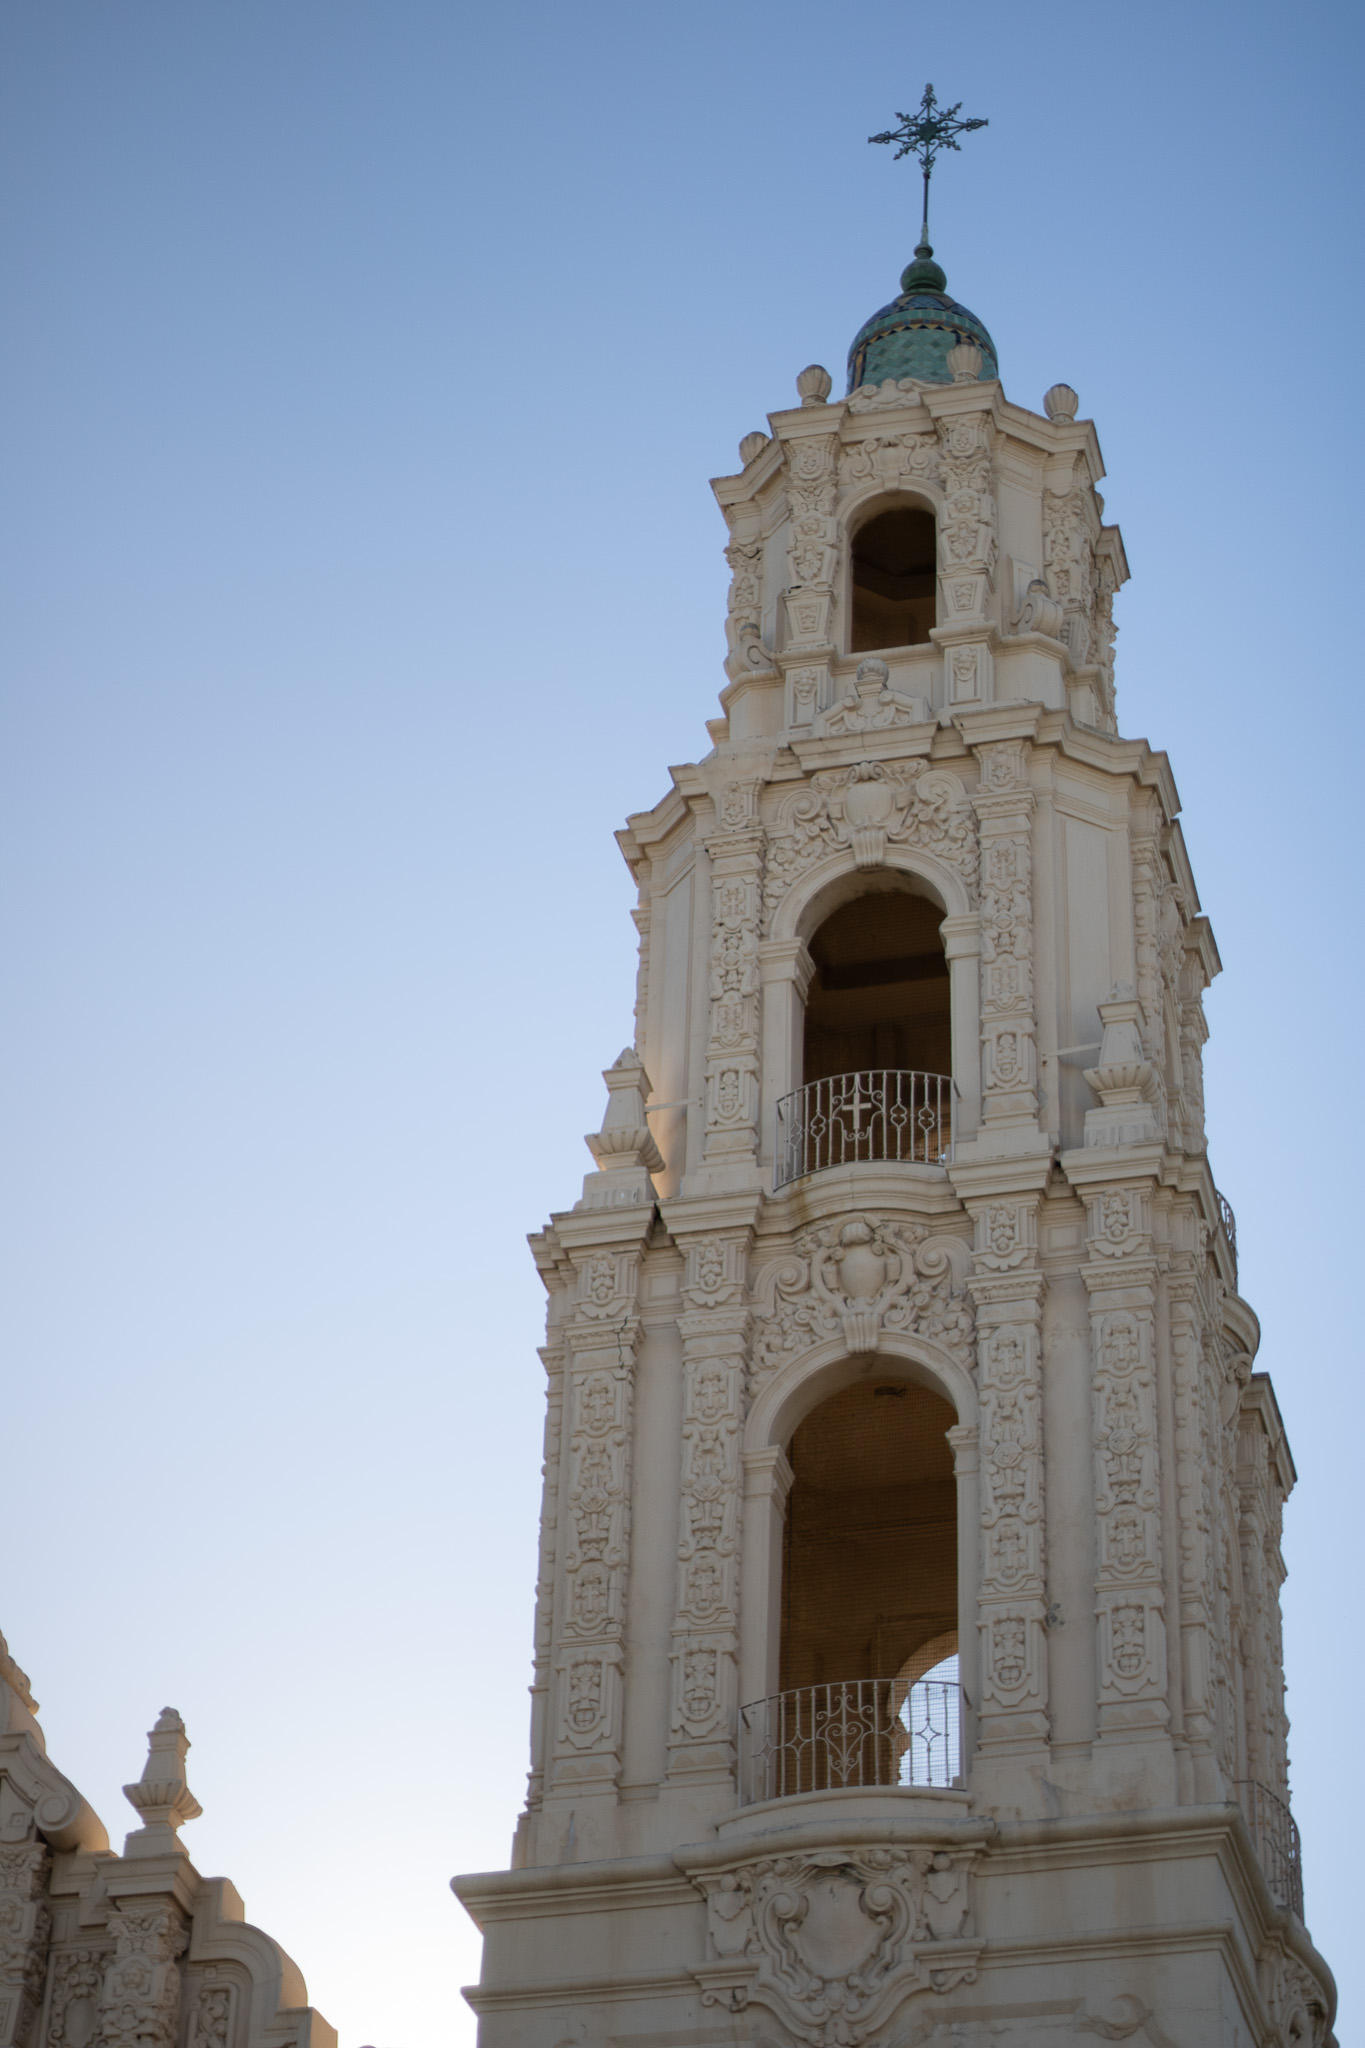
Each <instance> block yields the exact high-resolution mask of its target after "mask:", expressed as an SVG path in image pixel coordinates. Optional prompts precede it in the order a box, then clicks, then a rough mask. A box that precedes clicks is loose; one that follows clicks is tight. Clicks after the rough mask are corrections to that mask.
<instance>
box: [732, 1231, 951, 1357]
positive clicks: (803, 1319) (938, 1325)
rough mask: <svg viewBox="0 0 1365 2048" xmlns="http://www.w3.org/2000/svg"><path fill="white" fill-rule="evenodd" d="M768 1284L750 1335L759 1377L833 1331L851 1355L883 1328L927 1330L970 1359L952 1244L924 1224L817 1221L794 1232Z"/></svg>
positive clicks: (874, 1344)
mask: <svg viewBox="0 0 1365 2048" xmlns="http://www.w3.org/2000/svg"><path fill="white" fill-rule="evenodd" d="M772 1284H773V1292H774V1305H773V1308H772V1311H771V1313H770V1314H769V1315H767V1316H766V1317H765V1318H764V1319H763V1321H762V1322H761V1323H760V1324H759V1326H758V1331H757V1334H756V1336H755V1340H754V1348H753V1368H752V1370H753V1378H754V1381H755V1383H756V1384H761V1383H762V1382H763V1381H764V1380H766V1379H767V1378H768V1377H769V1376H770V1375H771V1374H772V1373H773V1372H775V1371H776V1370H777V1368H778V1367H779V1366H781V1365H785V1364H787V1363H788V1362H789V1361H790V1360H791V1359H794V1358H799V1357H800V1356H801V1354H802V1353H803V1352H805V1351H808V1350H810V1349H812V1348H813V1347H814V1346H815V1345H817V1344H823V1343H826V1342H827V1341H828V1340H829V1339H830V1338H832V1337H842V1339H843V1341H844V1343H845V1344H846V1345H847V1347H848V1349H849V1350H850V1351H851V1352H853V1353H855V1354H857V1353H862V1352H868V1351H875V1350H876V1349H877V1348H878V1345H879V1343H880V1341H881V1336H882V1333H883V1332H884V1331H902V1332H907V1333H908V1332H913V1333H915V1334H916V1335H918V1336H921V1337H928V1338H930V1339H932V1341H933V1342H934V1343H936V1344H941V1345H942V1346H943V1348H944V1350H945V1351H948V1352H950V1353H951V1354H952V1355H953V1356H954V1357H955V1358H956V1359H957V1360H958V1361H959V1362H960V1363H961V1364H962V1366H963V1367H964V1369H966V1368H969V1367H970V1364H971V1356H972V1343H973V1321H972V1304H971V1299H970V1297H969V1296H968V1295H967V1293H966V1292H965V1291H964V1290H962V1289H959V1287H958V1286H957V1284H956V1274H955V1272H954V1267H953V1255H952V1251H951V1249H950V1247H949V1246H948V1245H947V1244H946V1243H942V1242H939V1243H931V1242H930V1241H929V1233H928V1231H927V1230H926V1229H925V1228H924V1226H923V1225H922V1224H918V1223H888V1222H883V1221H881V1220H880V1219H879V1218H877V1217H874V1216H850V1217H845V1218H843V1219H841V1220H840V1221H838V1222H835V1223H826V1224H822V1225H821V1226H820V1227H819V1228H818V1229H816V1230H809V1231H806V1232H804V1233H803V1234H802V1236H800V1237H798V1238H797V1240H796V1246H795V1256H794V1257H792V1258H789V1259H786V1260H784V1261H783V1262H782V1264H781V1265H780V1267H779V1268H778V1270H777V1273H776V1275H775V1278H774V1281H773V1283H772Z"/></svg>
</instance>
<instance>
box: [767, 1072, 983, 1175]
mask: <svg viewBox="0 0 1365 2048" xmlns="http://www.w3.org/2000/svg"><path fill="white" fill-rule="evenodd" d="M952 1143H953V1084H952V1081H951V1080H950V1078H949V1077H948V1075H947V1074H916V1073H911V1072H909V1071H907V1070H904V1069H901V1068H896V1067H878V1068H874V1069H872V1071H871V1072H869V1073H865V1074H833V1075H831V1076H830V1077H829V1078H828V1079H827V1080H824V1081H809V1082H807V1084H806V1086H805V1087H804V1088H798V1089H797V1090H796V1091H795V1093H794V1094H791V1095H784V1096H783V1098H782V1100H781V1101H780V1102H779V1103H778V1105H777V1176H776V1186H777V1187H779V1188H784V1187H786V1186H787V1184H788V1183H789V1182H790V1181H794V1180H801V1179H802V1178H803V1177H804V1176H805V1175H806V1174H808V1173H820V1172H821V1171H822V1170H823V1169H824V1168H825V1167H827V1166H851V1165H853V1164H855V1163H857V1162H859V1161H863V1160H906V1161H909V1162H911V1163H912V1164H915V1165H919V1166H940V1165H942V1164H943V1162H944V1161H945V1160H947V1159H948V1158H950V1157H951V1154H952Z"/></svg>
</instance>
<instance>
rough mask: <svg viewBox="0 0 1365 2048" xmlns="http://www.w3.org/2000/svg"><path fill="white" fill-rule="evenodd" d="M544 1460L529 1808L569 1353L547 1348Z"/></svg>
mask: <svg viewBox="0 0 1365 2048" xmlns="http://www.w3.org/2000/svg"><path fill="white" fill-rule="evenodd" d="M540 1355H541V1358H542V1360H543V1362H544V1365H545V1372H546V1377H547V1385H546V1391H545V1437H544V1462H543V1464H542V1466H541V1509H540V1552H539V1558H538V1569H537V1573H536V1618H535V1638H534V1644H535V1647H534V1667H533V1671H532V1677H531V1769H530V1772H529V1773H528V1777H527V1790H526V1804H527V1806H528V1807H531V1808H533V1807H536V1806H539V1804H540V1801H541V1798H542V1797H543V1795H544V1791H545V1764H546V1754H545V1752H546V1740H547V1732H548V1731H547V1708H548V1705H549V1697H550V1680H551V1673H552V1669H553V1663H554V1600H555V1558H556V1554H557V1552H558V1548H559V1490H560V1463H561V1458H562V1455H563V1443H564V1350H563V1347H562V1346H557V1345H556V1346H551V1345H547V1346H546V1347H545V1348H544V1349H543V1350H542V1352H541V1354H540Z"/></svg>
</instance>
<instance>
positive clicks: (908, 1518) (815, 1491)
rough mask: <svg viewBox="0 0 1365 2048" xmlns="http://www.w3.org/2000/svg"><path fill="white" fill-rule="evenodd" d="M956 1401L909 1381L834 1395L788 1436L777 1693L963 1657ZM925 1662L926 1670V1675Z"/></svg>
mask: <svg viewBox="0 0 1365 2048" xmlns="http://www.w3.org/2000/svg"><path fill="white" fill-rule="evenodd" d="M956 1421H957V1417H956V1415H955V1414H954V1413H953V1409H952V1405H951V1403H950V1402H948V1401H946V1400H945V1399H944V1397H943V1396H942V1394H939V1393H936V1392H935V1391H934V1390H933V1389H932V1388H930V1387H925V1386H919V1385H916V1384H914V1383H913V1382H911V1381H908V1380H904V1379H895V1380H877V1379H873V1380H871V1381H861V1382H859V1383H858V1384H856V1385H854V1386H851V1387H844V1388H842V1389H841V1390H840V1391H839V1392H838V1393H835V1394H831V1395H829V1396H828V1398H827V1399H825V1400H824V1401H822V1402H821V1403H820V1405H819V1406H818V1407H817V1408H814V1409H812V1411H811V1413H810V1414H809V1415H807V1416H806V1417H805V1419H804V1421H802V1422H801V1423H799V1424H798V1426H797V1428H796V1429H795V1431H794V1432H793V1434H792V1438H791V1442H790V1444H789V1446H788V1449H787V1458H788V1461H789V1463H790V1465H791V1468H792V1485H791V1491H790V1492H789V1494H788V1496H787V1511H786V1522H785V1527H784V1531H783V1555H782V1646H781V1654H780V1659H779V1669H780V1673H781V1679H780V1683H781V1686H782V1689H783V1690H784V1691H786V1690H788V1689H789V1688H791V1687H793V1686H807V1685H818V1684H828V1683H830V1682H831V1681H839V1680H843V1679H863V1678H880V1679H894V1678H896V1677H898V1676H902V1675H904V1674H906V1673H907V1672H908V1673H910V1674H911V1675H912V1676H913V1677H918V1676H920V1675H921V1673H920V1672H919V1671H918V1670H915V1669H914V1666H913V1660H914V1659H915V1658H916V1656H917V1654H921V1653H925V1652H926V1651H928V1650H929V1649H932V1650H933V1652H934V1655H933V1657H932V1658H931V1660H930V1662H931V1663H937V1662H939V1661H941V1658H942V1657H943V1656H947V1655H952V1654H954V1653H955V1652H956V1649H957V1482H956V1479H955V1477H954V1472H953V1452H952V1445H951V1444H950V1443H949V1441H948V1431H949V1430H950V1429H951V1428H952V1427H953V1425H954V1423H955V1422H956ZM929 1668H930V1665H929V1664H925V1665H924V1667H923V1669H924V1670H928V1669H929Z"/></svg>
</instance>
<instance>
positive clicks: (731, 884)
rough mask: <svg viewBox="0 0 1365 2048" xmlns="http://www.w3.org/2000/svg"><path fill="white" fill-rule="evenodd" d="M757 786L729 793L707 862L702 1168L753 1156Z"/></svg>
mask: <svg viewBox="0 0 1365 2048" xmlns="http://www.w3.org/2000/svg"><path fill="white" fill-rule="evenodd" d="M758 791H759V784H758V783H757V782H734V783H730V784H729V785H727V787H726V789H725V791H724V793H723V795H722V797H721V801H720V805H719V812H720V815H719V820H718V829H717V831H716V832H715V833H714V834H713V835H712V837H711V838H710V839H709V840H708V841H707V842H706V846H707V852H708V853H709V855H710V857H711V957H710V964H709V973H710V998H711V1006H710V1026H709V1030H708V1034H707V1045H706V1136H705V1142H704V1146H703V1157H704V1158H705V1160H706V1162H707V1163H708V1164H718V1163H721V1162H725V1163H734V1162H741V1163H744V1164H751V1163H752V1162H754V1161H755V1160H756V1159H757V1155H758V1119H759V1075H760V1066H761V1051H760V1042H759V1031H760V1024H761V1019H760V1016H759V971H758V939H759V925H760V922H761V919H762V913H763V829H762V826H761V824H760V823H759V817H758Z"/></svg>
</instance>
